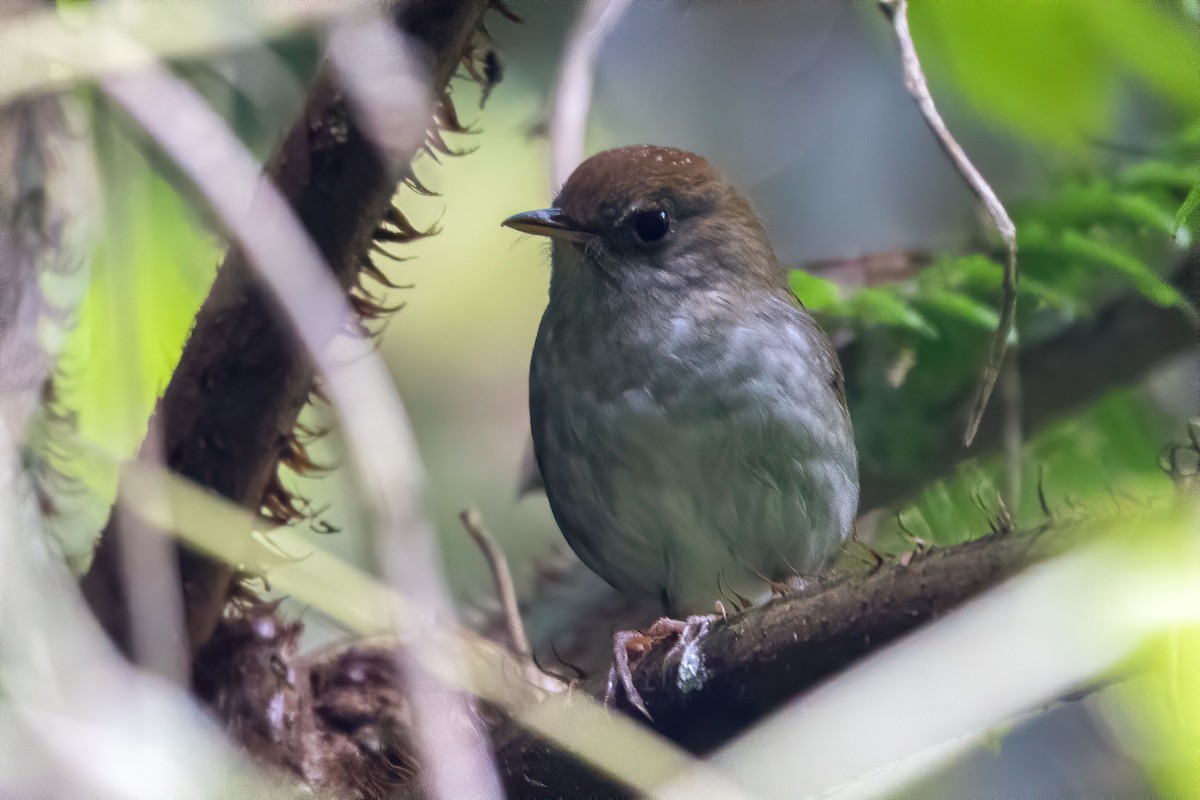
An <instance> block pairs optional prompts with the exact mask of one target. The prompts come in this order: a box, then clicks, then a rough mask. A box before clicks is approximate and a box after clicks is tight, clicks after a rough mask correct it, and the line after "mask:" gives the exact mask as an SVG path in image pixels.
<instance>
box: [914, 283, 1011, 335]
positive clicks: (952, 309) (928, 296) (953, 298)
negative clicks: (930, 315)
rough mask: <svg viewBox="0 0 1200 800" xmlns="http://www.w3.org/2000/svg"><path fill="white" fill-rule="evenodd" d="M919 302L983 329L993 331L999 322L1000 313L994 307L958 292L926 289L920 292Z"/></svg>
mask: <svg viewBox="0 0 1200 800" xmlns="http://www.w3.org/2000/svg"><path fill="white" fill-rule="evenodd" d="M921 304H922V305H924V306H928V307H930V308H936V309H937V310H938V311H940V312H942V313H943V314H946V315H948V316H951V317H955V318H957V319H960V320H962V321H964V322H966V323H968V324H970V325H975V326H977V327H980V328H983V329H984V330H988V331H994V330H995V329H996V327H997V326H998V325H999V324H1000V314H999V312H997V311H996V309H995V308H992V307H991V306H987V305H984V304H983V303H981V302H979V301H978V300H975V299H972V298H971V297H969V296H967V295H965V294H961V293H958V292H951V291H947V290H945V289H934V290H931V291H927V292H924V293H922V294H921Z"/></svg>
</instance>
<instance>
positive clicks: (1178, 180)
mask: <svg viewBox="0 0 1200 800" xmlns="http://www.w3.org/2000/svg"><path fill="white" fill-rule="evenodd" d="M1121 183H1123V184H1125V185H1128V186H1133V187H1138V188H1140V187H1147V186H1162V187H1166V188H1172V189H1186V188H1188V187H1189V186H1194V185H1196V184H1197V183H1200V167H1196V166H1192V165H1191V164H1176V163H1172V162H1170V161H1160V160H1151V161H1139V162H1138V163H1136V164H1132V165H1130V166H1129V167H1127V168H1126V169H1124V170H1122V172H1121Z"/></svg>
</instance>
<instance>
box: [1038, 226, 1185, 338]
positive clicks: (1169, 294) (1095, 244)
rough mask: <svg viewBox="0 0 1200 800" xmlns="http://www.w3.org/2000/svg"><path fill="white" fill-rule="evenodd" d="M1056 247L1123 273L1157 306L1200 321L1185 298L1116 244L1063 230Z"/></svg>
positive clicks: (1139, 260) (1138, 259) (1144, 264)
mask: <svg viewBox="0 0 1200 800" xmlns="http://www.w3.org/2000/svg"><path fill="white" fill-rule="evenodd" d="M1059 246H1060V247H1061V249H1062V251H1063V252H1064V253H1068V254H1070V255H1074V256H1079V257H1082V258H1085V259H1090V260H1091V261H1093V262H1095V263H1097V264H1102V265H1104V266H1107V267H1112V268H1113V269H1115V270H1116V271H1117V272H1119V273H1120V274H1121V275H1123V276H1125V277H1126V278H1127V279H1128V280H1129V282H1130V283H1131V284H1133V286H1134V288H1135V289H1137V290H1138V291H1139V292H1141V293H1142V294H1143V295H1145V297H1146V298H1147V299H1148V300H1150V301H1151V302H1153V303H1157V304H1158V305H1161V306H1167V307H1172V306H1173V307H1175V308H1178V309H1180V310H1181V311H1183V312H1184V313H1186V314H1187V315H1188V316H1189V317H1190V318H1191V319H1192V320H1193V321H1194V322H1200V316H1198V315H1197V312H1196V309H1195V308H1194V307H1193V306H1192V304H1191V302H1189V301H1188V299H1187V297H1186V296H1185V295H1184V294H1183V293H1182V292H1181V291H1179V290H1178V289H1176V288H1175V287H1174V286H1172V285H1171V284H1170V283H1168V282H1167V281H1165V280H1163V279H1162V278H1161V277H1160V276H1159V275H1158V274H1157V273H1155V272H1154V270H1152V269H1151V268H1150V267H1149V266H1148V265H1147V264H1146V262H1144V261H1142V260H1141V259H1140V258H1138V257H1136V256H1134V255H1133V254H1131V253H1128V252H1126V251H1124V250H1121V249H1120V248H1118V247H1114V246H1113V245H1111V244H1109V243H1107V242H1102V241H1100V240H1098V239H1093V238H1089V237H1088V236H1085V235H1084V234H1082V233H1080V232H1078V231H1075V230H1068V231H1064V232H1063V234H1062V237H1061V239H1060V240H1059Z"/></svg>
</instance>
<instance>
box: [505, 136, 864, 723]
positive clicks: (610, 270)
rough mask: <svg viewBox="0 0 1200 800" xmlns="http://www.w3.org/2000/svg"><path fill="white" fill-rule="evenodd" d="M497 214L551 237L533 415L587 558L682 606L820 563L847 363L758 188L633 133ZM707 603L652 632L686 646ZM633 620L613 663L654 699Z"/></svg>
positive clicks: (630, 586) (845, 519) (548, 482)
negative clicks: (785, 254)
mask: <svg viewBox="0 0 1200 800" xmlns="http://www.w3.org/2000/svg"><path fill="white" fill-rule="evenodd" d="M504 224H505V225H507V226H508V227H510V228H514V229H516V230H518V231H523V232H525V233H532V234H537V235H540V236H548V237H550V239H551V240H552V242H553V249H552V259H551V260H552V269H551V277H550V302H549V305H548V306H547V308H546V312H545V315H544V316H543V317H542V323H541V327H540V328H539V330H538V335H537V341H536V343H535V345H534V349H533V360H532V364H531V368H530V375H529V404H530V421H531V423H532V428H533V441H534V451H535V454H536V457H537V463H538V467H539V469H540V471H541V474H542V479H543V481H544V483H545V487H546V495H547V497H548V498H549V500H550V508H551V510H552V511H553V512H554V517H555V519H556V520H557V522H558V524H559V527H560V528H561V529H562V531H563V535H564V536H565V537H566V539H567V541H568V542H569V543H570V545H571V547H572V548H573V549H574V550H575V552H576V553H577V554H578V555H579V557H580V559H582V560H583V562H584V563H585V564H587V566H588V567H590V568H591V569H592V570H594V571H595V572H596V573H598V574H599V575H600V576H601V577H603V578H604V579H605V580H607V581H608V582H609V583H611V584H612V585H613V586H615V587H617V588H618V589H621V590H624V591H629V592H640V593H647V594H651V595H654V596H656V597H659V598H661V600H662V602H663V606H664V609H665V611H666V612H667V613H668V614H673V615H674V614H695V615H699V614H709V613H711V612H712V611H713V609H714V606H715V607H718V608H724V603H722V602H721V601H722V600H724V601H725V602H729V603H731V604H733V605H735V606H737V605H741V606H743V607H744V606H746V605H749V604H751V603H757V602H760V601H762V600H764V599H767V598H769V597H770V596H771V595H772V592H773V591H774V590H776V589H777V588H778V587H779V586H781V585H784V584H787V583H788V581H789V580H790V579H794V578H796V577H798V576H804V575H809V574H813V573H814V572H817V571H819V570H820V569H822V568H823V567H824V566H825V565H826V564H827V563H828V562H829V560H830V559H831V558H832V556H833V555H834V554H835V553H836V552H837V550H838V549H839V548H840V547H841V544H842V542H843V541H844V540H845V539H846V537H847V536H848V535H849V533H850V531H851V527H852V525H853V520H854V516H855V512H856V510H857V507H858V457H857V453H856V451H855V447H854V436H853V431H852V428H851V425H850V415H849V412H848V411H847V409H846V400H845V392H844V389H843V385H842V374H841V368H840V366H839V364H838V359H837V354H836V352H835V351H834V349H833V347H832V345H831V344H830V342H829V339H828V338H827V337H826V336H825V334H824V332H823V331H822V330H821V328H820V327H819V326H818V325H817V323H816V321H815V320H814V319H813V318H812V316H811V315H810V314H809V313H808V312H807V311H806V310H805V308H804V306H803V305H802V304H801V303H800V302H799V301H798V300H797V299H796V297H795V295H793V294H792V292H791V290H790V288H789V287H788V281H787V272H786V270H785V269H784V267H783V266H782V265H781V264H780V262H779V259H778V258H777V257H776V255H775V252H774V250H773V249H772V247H771V242H770V240H769V238H768V236H767V232H766V229H765V228H764V227H763V224H762V221H761V220H760V219H759V218H758V216H757V215H756V214H755V213H754V210H753V209H752V208H751V206H750V204H749V202H747V201H746V199H745V198H743V197H742V196H741V194H739V193H738V192H737V191H736V190H735V189H734V188H733V187H732V186H731V185H730V184H729V183H728V182H726V181H725V180H724V179H723V178H722V177H721V176H720V175H719V174H718V173H717V171H716V170H714V169H713V167H712V166H711V165H710V164H709V163H708V162H707V161H705V160H704V159H703V158H701V157H700V156H697V155H694V154H692V153H687V152H684V151H682V150H676V149H673V148H665V147H648V146H639V147H623V148H620V149H617V150H609V151H606V152H603V153H600V154H598V155H595V156H593V157H592V158H589V159H588V160H587V161H585V162H583V163H582V164H581V165H580V166H579V167H578V168H577V169H576V170H575V172H574V173H573V174H572V175H571V177H570V178H569V179H568V180H567V182H566V184H565V185H564V186H563V187H562V190H561V191H560V192H559V195H558V197H557V198H556V200H555V202H554V207H553V208H549V209H544V210H540V211H530V212H526V213H523V214H517V215H515V216H513V217H510V218H509V219H507V220H505V222H504ZM706 619H708V618H702V617H699V616H697V617H694V618H692V619H691V620H689V624H688V625H684V624H683V623H679V622H677V621H674V620H660V621H659V623H656V625H655V627H654V628H652V629H651V633H652V634H662V633H665V632H667V631H672V632H677V633H681V640H680V644H681V645H682V644H683V643H684V640H685V639H687V638H688V637H689V636H693V637H694V636H695V629H696V627H697V626H698V625H702V624H703V621H704V620H706ZM636 636H637V634H632V633H622V634H618V636H617V642H616V647H615V657H616V667H615V671H614V676H615V677H617V678H620V679H621V682H622V684H623V685H624V686H625V689H626V694H627V695H628V696H629V699H630V701H631V702H632V703H633V704H634V705H635V706H637V707H639V708H641V709H642V710H643V711H645V707H644V705H643V704H642V703H641V700H640V698H639V697H638V696H637V692H636V690H634V688H633V683H632V678H631V676H630V670H629V665H628V654H627V653H626V650H627V648H626V645H628V644H629V643H630V642H631V641H632V639H633V637H636ZM678 646H679V645H677V647H678ZM611 685H612V684H611V682H610V686H611Z"/></svg>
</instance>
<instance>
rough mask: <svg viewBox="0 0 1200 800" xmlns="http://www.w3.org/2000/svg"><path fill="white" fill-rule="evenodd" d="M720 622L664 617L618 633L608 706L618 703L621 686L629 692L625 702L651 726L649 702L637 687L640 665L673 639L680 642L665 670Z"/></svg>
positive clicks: (606, 698)
mask: <svg viewBox="0 0 1200 800" xmlns="http://www.w3.org/2000/svg"><path fill="white" fill-rule="evenodd" d="M714 619H716V616H715V615H702V616H692V617H688V618H687V619H686V620H678V619H672V618H670V617H661V618H659V619H658V620H655V622H654V624H653V625H651V626H650V627H649V628H647V629H646V631H645V633H643V632H642V631H617V633H616V634H615V635H614V636H613V663H612V666H610V667H609V669H608V685H607V687H606V688H605V692H604V704H605V705H606V706H608V707H609V708H613V707H614V706H615V705H616V702H617V684H618V683H620V685H621V687H622V688H623V689H624V690H625V699H626V700H628V701H629V704H630V705H631V706H633V707H634V708H636V709H637V710H638V711H640V712H641V713H642V714H643V715H644V716H645V717H646V719H648V720H650V721H651V722H653V721H654V718H653V717H652V716H650V711H649V709H647V708H646V702H645V701H644V700H643V699H642V695H641V693H640V692H638V690H637V687H636V686H634V683H633V670H634V669H635V668H636V667H637V665H638V662H640V661H641V660H642V659H643V658H645V656H646V654H647V653H649V652H650V649H651V648H652V647H653V646H654V645H655V644H656V643H658V642H660V641H663V640H665V639H667V638H669V637H671V636H675V637H677V641H676V642H675V644H674V645H672V646H671V649H670V650H669V651H667V655H666V657H665V658H664V659H663V669H666V667H667V665H668V664H670V663H671V662H673V661H677V660H678V659H679V658H681V657H682V655H683V653H684V651H686V650H687V648H688V647H689V646H690V645H692V644H693V643H695V642H696V641H697V640H698V639H699V638H700V637H702V636H703V635H704V634H705V633H707V632H708V626H709V624H710V623H712V621H713V620H714Z"/></svg>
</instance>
